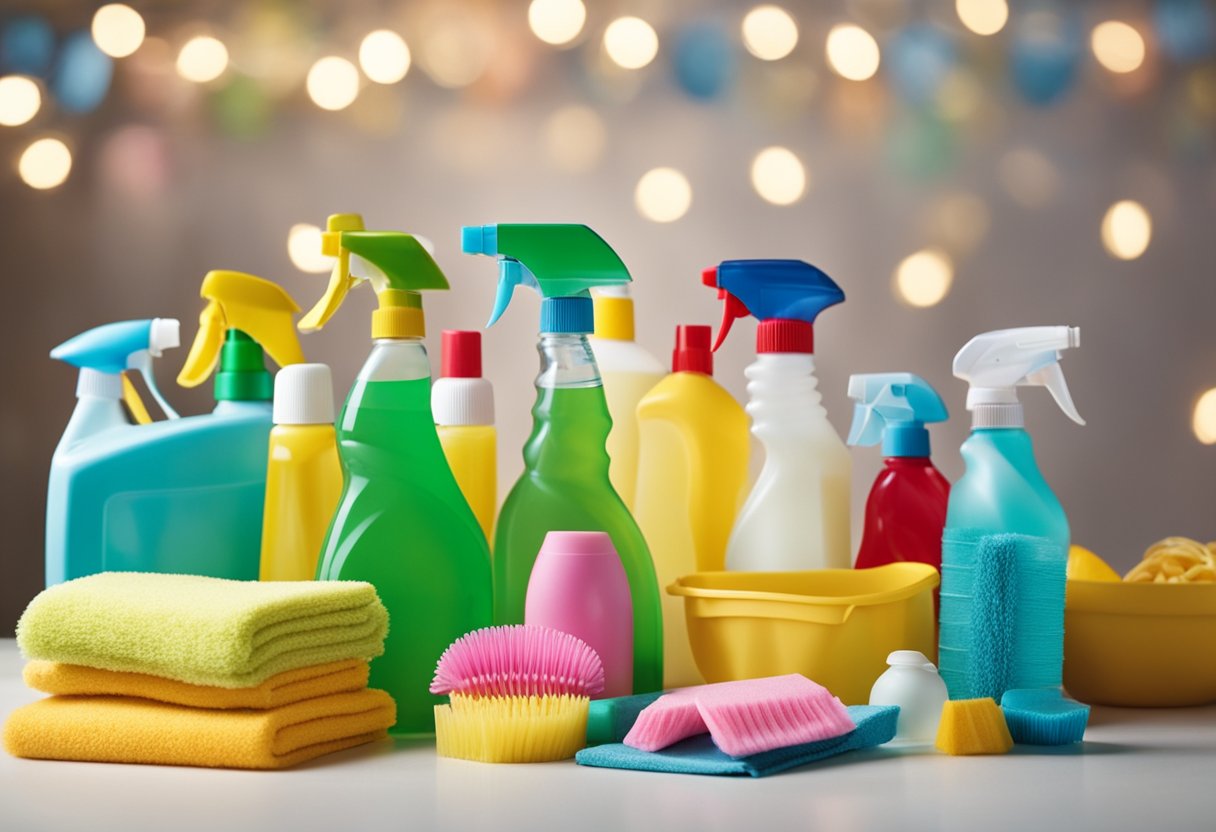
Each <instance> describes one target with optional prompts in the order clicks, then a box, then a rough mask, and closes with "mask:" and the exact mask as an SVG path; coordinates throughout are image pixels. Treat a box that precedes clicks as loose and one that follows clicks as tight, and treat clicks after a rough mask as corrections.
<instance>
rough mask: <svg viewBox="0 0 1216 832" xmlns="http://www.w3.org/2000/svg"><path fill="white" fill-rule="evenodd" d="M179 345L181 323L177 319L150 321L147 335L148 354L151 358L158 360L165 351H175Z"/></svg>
mask: <svg viewBox="0 0 1216 832" xmlns="http://www.w3.org/2000/svg"><path fill="white" fill-rule="evenodd" d="M181 345H182V324H181V321H179V320H178V319H177V318H153V319H152V329H151V331H150V332H149V333H148V352H149V353H150V354H151V355H152V357H153V358H160V355H161V353H162V352H164V351H165V350H173V349H177V348H178V347H180V346H181Z"/></svg>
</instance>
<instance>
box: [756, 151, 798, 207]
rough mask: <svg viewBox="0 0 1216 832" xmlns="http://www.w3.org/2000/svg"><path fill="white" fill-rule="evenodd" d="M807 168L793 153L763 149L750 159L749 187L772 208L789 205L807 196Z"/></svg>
mask: <svg viewBox="0 0 1216 832" xmlns="http://www.w3.org/2000/svg"><path fill="white" fill-rule="evenodd" d="M806 179H807V177H806V168H805V167H803V164H802V161H801V160H800V159H799V158H798V157H797V156H795V155H794V153H793V151H791V150H789V149H788V148H785V147H766V148H765V149H764V150H761V151H760V152H759V153H757V154H756V158H755V159H753V160H752V187H753V188H755V189H756V193H758V194H760V198H761V199H763V200H764V201H765V202H771V203H773V204H774V205H792V204H793V203H795V202H797V201H798V200H800V199H802V195H803V194H804V193H806Z"/></svg>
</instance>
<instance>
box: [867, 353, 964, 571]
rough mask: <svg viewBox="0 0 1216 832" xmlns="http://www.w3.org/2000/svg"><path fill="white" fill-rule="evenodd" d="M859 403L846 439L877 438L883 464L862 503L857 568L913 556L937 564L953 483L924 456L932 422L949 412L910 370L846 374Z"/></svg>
mask: <svg viewBox="0 0 1216 832" xmlns="http://www.w3.org/2000/svg"><path fill="white" fill-rule="evenodd" d="M849 398H850V399H853V400H854V401H856V402H857V404H856V406H855V407H854V409H853V426H852V428H851V429H850V430H849V438H848V444H850V445H877V444H878V443H879V442H882V455H883V457H884V462H883V468H882V470H881V471H880V472H879V473H878V476H877V478H875V480H874V485H873V486H871V488H870V496H869V498H868V499H867V500H866V517H865V531H864V532H863V534H862V538H861V548H860V549H859V550H858V551H857V562H856V564H855V566H856V567H857V568H858V569H869V568H871V567H874V566H883V565H885V564H888V563H900V562H903V561H917V562H919V563H927V564H929V565H930V566H932V567H933V568H934V569H938V570H940V569H941V568H942V529H943V528H944V527H945V525H946V504H947V502H948V501H949V499H950V483H949V481H947V479H946V478H945V477H944V476H942V473H941V472H940V471H938V470H937V466H935V465H934V464H933V462H932V461H931V460H930V459H929V431H928V429H927V428H926V427H925V425H926V424H928V423H931V422H944V421H945V420H946V419H947V418H948V416H949V414H948V413H947V412H946V405H945V403H944V402H943V401H942V399H941V396H939V395H937V391H936V390H934V389H933V388H932V387H931V386H930V385H929V382H927V381H925V380H924V379H923V378H921V377H920V376H916V375H913V374H912V373H870V374H864V375H855V376H851V377H850V378H849Z"/></svg>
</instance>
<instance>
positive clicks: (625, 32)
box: [604, 17, 659, 69]
mask: <svg viewBox="0 0 1216 832" xmlns="http://www.w3.org/2000/svg"><path fill="white" fill-rule="evenodd" d="M604 51H605V52H607V53H608V57H609V58H611V59H612V62H613V63H615V64H616V65H617V66H620V67H624V68H625V69H641V68H642V67H644V66H646V65H647V64H648V63H650V62H651V61H653V60H654V57H655V55H657V54H659V36H658V35H657V34H656V33H655V31H654V27H652V26H651V25H650V24H649V23H647V22H646V21H645V20H642V19H641V18H640V17H618V18H617V19H616V20H614V21H612V22H611V23H609V24H608V28H607V29H605V30H604Z"/></svg>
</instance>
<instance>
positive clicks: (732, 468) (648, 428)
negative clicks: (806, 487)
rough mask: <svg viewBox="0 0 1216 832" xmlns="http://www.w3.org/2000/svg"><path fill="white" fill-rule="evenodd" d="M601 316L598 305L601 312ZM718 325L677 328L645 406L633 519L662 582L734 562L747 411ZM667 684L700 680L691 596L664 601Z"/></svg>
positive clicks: (746, 444) (744, 479)
mask: <svg viewBox="0 0 1216 832" xmlns="http://www.w3.org/2000/svg"><path fill="white" fill-rule="evenodd" d="M596 314H597V316H598V314H599V312H598V309H597V311H596ZM711 332H712V330H711V327H708V326H678V327H676V346H675V350H673V351H672V357H671V375H669V376H667V377H666V378H664V379H663V380H662V381H660V382H659V383H658V384H656V385H655V386H654V387H653V388H652V389H651V390H650V392H649V393H647V394H646V395H645V396H644V397H643V398H642V400H641V402H640V403H639V404H638V408H637V420H638V428H639V444H638V490H637V497H638V499H637V504H636V507H635V508H634V511H633V514H634V517H636V518H637V521H638V526H639V527H640V528H641V529H642V534H643V535H644V536H645V537H646V542H647V543H648V544H649V545H650V551H651V554H652V555H653V556H654V569H655V572H656V573H657V574H658V578H659V586H660V587H666V586H669V585H671V584H672V583H674V582H675V581H676V579H677V578H680V577H682V576H684V575H688V574H691V573H693V572H716V571H720V570H722V569H723V568H724V567H725V565H726V541H727V539H728V538H729V537H730V530H731V527H732V526H733V525H734V522H735V514H736V513H737V512H738V511H739V505H740V503H741V502H742V501H743V490H744V486H746V485H747V459H748V454H749V451H750V444H751V438H750V437H749V436H748V432H747V414H746V413H745V412H744V411H743V407H742V406H741V405H740V404H739V402H737V401H736V400H735V397H734V396H732V395H731V394H730V393H729V392H727V390H726V389H725V388H724V387H722V385H720V384H718V383H717V382H716V381H714V377H713V372H714V354H713V352H712V351H711V350H710V348H709V346H710V336H711ZM663 637H664V638H663V685H664V687H666V688H673V687H684V686H687V685H696V684H700V683H701V682H703V681H704V680H703V679H702V678H701V673H700V671H698V670H697V665H696V663H695V662H694V661H693V656H692V649H691V648H690V646H689V642H688V623H687V621H686V619H685V616H684V602H683V599H681V598H679V597H677V596H674V595H669V594H667V593H664V595H663Z"/></svg>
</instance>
